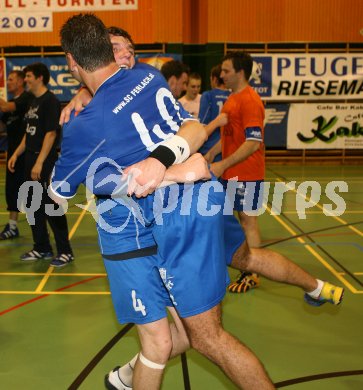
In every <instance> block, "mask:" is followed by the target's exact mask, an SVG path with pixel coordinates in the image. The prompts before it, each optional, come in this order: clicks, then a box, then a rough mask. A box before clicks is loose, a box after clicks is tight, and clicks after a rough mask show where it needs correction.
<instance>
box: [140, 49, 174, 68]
mask: <svg viewBox="0 0 363 390" xmlns="http://www.w3.org/2000/svg"><path fill="white" fill-rule="evenodd" d="M136 59H137V60H138V61H140V62H145V63H146V64H149V65H151V66H154V67H155V68H156V69H159V70H160V68H161V67H162V66H163V65H164V64H165V62H168V61H171V60H176V61H181V60H182V55H181V54H170V53H168V54H166V53H155V54H150V53H148V54H137V55H136Z"/></svg>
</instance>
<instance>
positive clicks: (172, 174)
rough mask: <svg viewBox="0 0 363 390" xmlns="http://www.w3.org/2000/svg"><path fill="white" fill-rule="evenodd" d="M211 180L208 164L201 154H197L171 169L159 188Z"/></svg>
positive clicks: (167, 171) (166, 173)
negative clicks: (172, 184) (173, 184)
mask: <svg viewBox="0 0 363 390" xmlns="http://www.w3.org/2000/svg"><path fill="white" fill-rule="evenodd" d="M210 178H211V174H210V171H209V168H208V164H207V162H206V161H205V159H204V157H203V156H202V155H201V154H200V153H195V154H193V155H192V156H190V157H189V158H188V159H187V160H186V161H184V162H183V163H181V164H176V165H172V166H171V167H169V168H168V169H167V170H166V172H165V176H164V180H163V181H162V183H161V184H160V186H159V187H165V186H166V185H169V184H171V183H191V182H195V181H198V180H208V179H210Z"/></svg>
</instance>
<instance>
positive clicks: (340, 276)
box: [264, 204, 363, 294]
mask: <svg viewBox="0 0 363 390" xmlns="http://www.w3.org/2000/svg"><path fill="white" fill-rule="evenodd" d="M264 206H265V207H266V209H267V210H268V212H269V213H270V215H272V216H273V217H274V218H275V219H276V220H277V222H279V223H280V224H281V225H282V226H283V227H284V228H285V229H286V230H287V231H288V232H289V233H290V234H292V235H294V236H296V235H298V234H297V233H296V232H295V230H294V229H292V228H291V227H290V226H289V225H288V224H287V223H285V222H284V221H283V220H282V219H281V218H280V217H279V216H278V215H274V214H272V210H271V208H270V207H269V206H268V205H267V204H264ZM296 240H298V241H299V242H300V243H301V244H303V246H304V248H306V249H307V250H308V251H309V252H310V253H311V254H312V255H313V256H314V257H315V258H316V259H317V260H318V261H319V262H320V263H321V264H323V265H324V267H325V268H327V269H328V270H329V271H330V272H331V273H332V274H333V275H334V276H335V277H336V278H337V279H339V280H340V281H341V282H342V283H343V284H344V285H345V286H346V287H347V288H348V289H349V290H350V291H351V292H352V293H353V294H363V290H357V289H356V288H355V287H354V286H352V285H351V284H350V283H349V282H348V281H347V280H346V279H345V278H344V277H343V276H342V275H341V274H340V273H339V272H338V271H336V270H335V269H334V268H333V267H332V266H331V265H330V264H329V263H328V262H327V261H326V260H325V259H324V258H323V257H322V256H321V255H320V254H319V253H318V252H317V251H316V250H315V249H314V248H312V246H311V245H310V244H309V243H307V242H306V241H305V240H304V239H302V238H301V237H296Z"/></svg>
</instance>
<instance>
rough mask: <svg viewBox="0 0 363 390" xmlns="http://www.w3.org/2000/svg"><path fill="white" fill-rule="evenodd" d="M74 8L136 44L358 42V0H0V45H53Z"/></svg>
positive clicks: (360, 25) (361, 24)
mask: <svg viewBox="0 0 363 390" xmlns="http://www.w3.org/2000/svg"><path fill="white" fill-rule="evenodd" d="M123 8H124V10H120V9H123ZM106 9H107V10H106ZM63 10H68V11H67V12H61V11H63ZM80 11H90V12H94V13H95V14H97V15H98V16H100V17H101V18H102V19H103V20H104V22H105V24H106V25H117V26H121V27H123V28H125V29H126V30H128V31H130V32H131V33H132V36H133V37H134V40H135V42H137V43H155V42H169V43H184V44H188V43H193V44H206V43H216V42H294V41H304V42H305V41H306V42H362V41H363V36H362V35H361V34H360V31H361V30H362V28H363V21H362V14H363V12H362V11H363V2H362V1H361V0H319V1H317V0H305V1H300V0H255V1H250V0H248V1H247V0H172V1H170V0H38V1H37V2H34V1H33V0H0V47H4V46H5V47H7V46H27V45H31V46H54V45H59V36H58V34H59V29H60V27H61V25H62V24H63V23H64V21H65V20H67V18H68V17H69V16H70V15H72V14H74V13H78V12H80ZM39 12H45V13H47V14H48V15H50V16H51V22H52V30H51V31H45V30H46V28H45V29H44V32H42V31H37V30H39V27H40V25H41V23H42V21H41V20H35V19H34V18H36V16H37V15H38V14H39ZM16 16H17V17H18V19H17V23H16V25H14V18H15V17H16ZM21 18H23V19H21ZM29 18H33V19H31V21H30V23H29ZM29 24H30V26H29ZM34 24H36V25H35V26H34ZM49 25H50V24H48V27H49ZM24 26H25V27H26V26H28V29H27V31H25V29H24ZM36 27H38V28H36Z"/></svg>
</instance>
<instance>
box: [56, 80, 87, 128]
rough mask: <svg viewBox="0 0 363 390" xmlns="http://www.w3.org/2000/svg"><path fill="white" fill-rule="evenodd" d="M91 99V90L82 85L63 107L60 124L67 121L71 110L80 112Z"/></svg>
mask: <svg viewBox="0 0 363 390" xmlns="http://www.w3.org/2000/svg"><path fill="white" fill-rule="evenodd" d="M91 100H92V95H91V92H90V91H89V90H88V89H87V88H86V87H82V88H81V89H80V90H79V91H78V92H77V94H76V95H75V96H73V98H72V100H71V101H70V102H69V103H68V104H67V105H66V106H65V107H64V108H63V110H62V112H61V115H60V118H59V123H60V124H61V125H63V124H65V123H68V122H69V119H70V117H71V113H72V111H76V112H80V111H82V110H83V109H84V108H85V107H86V106H87V105H88V104H89V102H90V101H91Z"/></svg>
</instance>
